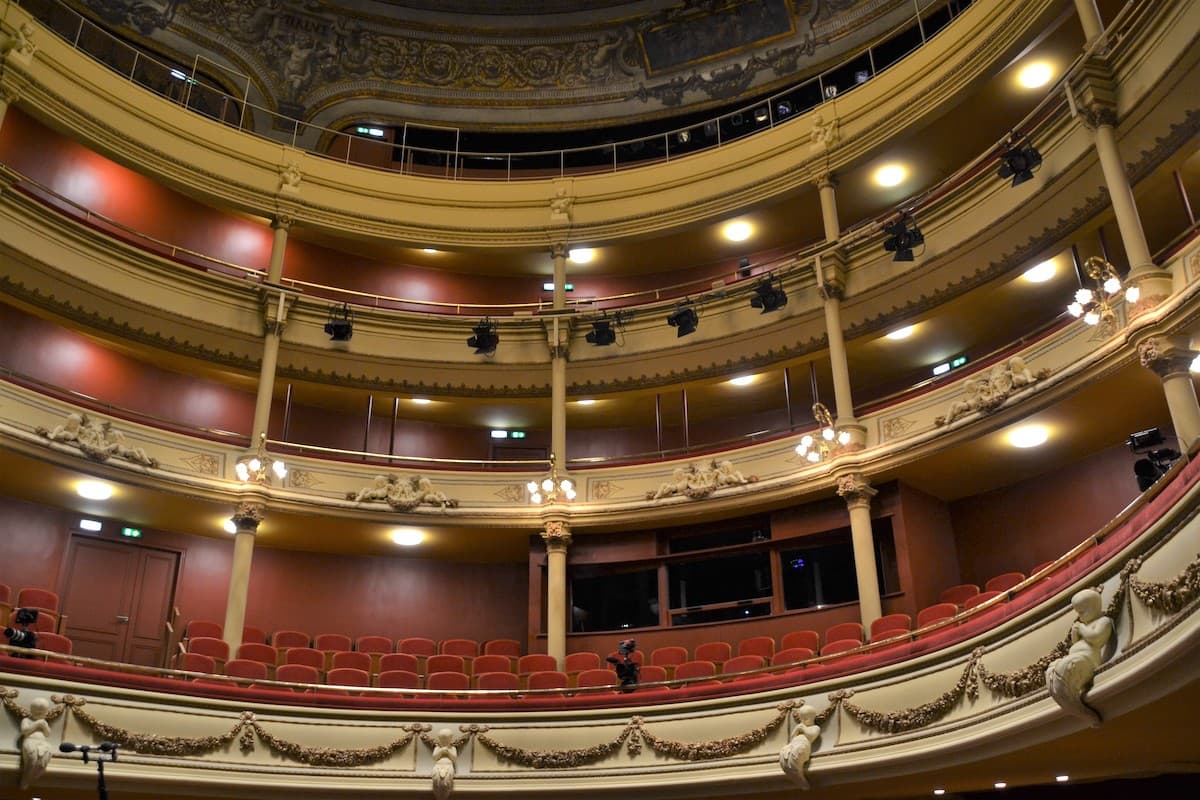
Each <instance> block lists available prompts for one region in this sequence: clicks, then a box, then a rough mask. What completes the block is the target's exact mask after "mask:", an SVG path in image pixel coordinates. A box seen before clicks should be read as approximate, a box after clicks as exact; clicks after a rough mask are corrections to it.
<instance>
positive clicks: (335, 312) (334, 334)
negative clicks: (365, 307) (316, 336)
mask: <svg viewBox="0 0 1200 800" xmlns="http://www.w3.org/2000/svg"><path fill="white" fill-rule="evenodd" d="M325 333H327V334H328V335H329V338H330V339H331V340H332V341H335V342H348V341H350V338H351V337H352V336H354V312H353V311H351V310H350V304H349V303H343V304H342V307H341V308H338V307H337V306H334V307H333V308H331V309H329V321H328V322H326V323H325Z"/></svg>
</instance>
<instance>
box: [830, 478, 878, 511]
mask: <svg viewBox="0 0 1200 800" xmlns="http://www.w3.org/2000/svg"><path fill="white" fill-rule="evenodd" d="M837 493H838V497H840V498H842V499H843V500H845V501H846V505H847V507H849V508H855V507H859V506H862V507H866V506H870V505H871V498H872V497H874V496H875V495H876V494H878V493H879V491H878V490H877V489H873V488H871V484H870V483H869V482H868V481H867V476H866V475H863V474H862V473H861V472H851V473H849V474H847V475H841V476H839V477H838V479H837Z"/></svg>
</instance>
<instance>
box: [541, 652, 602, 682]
mask: <svg viewBox="0 0 1200 800" xmlns="http://www.w3.org/2000/svg"><path fill="white" fill-rule="evenodd" d="M606 666H608V665H607V664H602V663H601V661H600V654H599V653H587V652H584V653H567V657H566V658H564V659H563V672H565V673H567V677H568V678H570V679H571V681H572V682H574V680H575V678H576V677H577V676H578V675H579V674H580V673H582V672H584V671H585V670H589V669H603V668H604V667H606ZM531 671H532V670H531Z"/></svg>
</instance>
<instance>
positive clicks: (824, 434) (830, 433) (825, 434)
mask: <svg viewBox="0 0 1200 800" xmlns="http://www.w3.org/2000/svg"><path fill="white" fill-rule="evenodd" d="M835 435H836V433H835V432H834V430H833V428H825V429H824V430H822V431H821V438H822V439H824V440H825V441H827V442H832V441H833V437H834V436H835Z"/></svg>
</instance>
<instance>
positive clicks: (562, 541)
mask: <svg viewBox="0 0 1200 800" xmlns="http://www.w3.org/2000/svg"><path fill="white" fill-rule="evenodd" d="M541 536H542V541H543V542H545V543H546V552H547V553H566V552H567V548H568V547H570V546H571V525H570V523H568V522H567V521H566V520H564V519H551V520H546V523H545V527H544V528H543V529H542V534H541Z"/></svg>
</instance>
